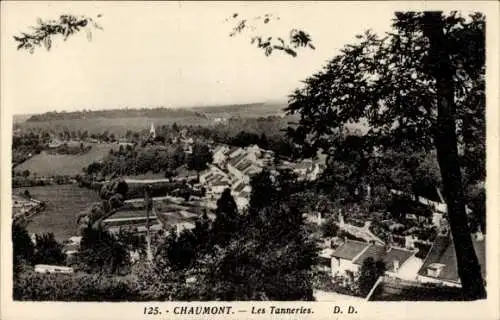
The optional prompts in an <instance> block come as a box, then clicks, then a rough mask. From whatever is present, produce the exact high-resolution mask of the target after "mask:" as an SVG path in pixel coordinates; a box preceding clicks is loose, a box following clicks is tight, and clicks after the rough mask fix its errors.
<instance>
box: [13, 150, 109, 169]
mask: <svg viewBox="0 0 500 320" xmlns="http://www.w3.org/2000/svg"><path fill="white" fill-rule="evenodd" d="M113 147H114V148H115V149H116V145H113V144H92V149H91V150H90V151H89V152H87V153H85V154H81V155H62V154H54V155H52V154H47V153H45V152H42V153H40V154H38V155H35V156H34V157H32V158H31V159H29V160H27V161H26V162H24V163H22V164H20V165H19V166H17V167H16V169H15V170H16V171H23V170H26V169H27V170H29V171H30V172H31V173H37V174H38V175H41V176H53V175H58V174H59V175H75V174H79V173H82V168H84V167H86V166H88V165H89V164H90V163H92V162H93V161H97V160H99V159H101V158H102V157H104V156H106V155H107V154H108V153H109V150H110V149H111V148H113Z"/></svg>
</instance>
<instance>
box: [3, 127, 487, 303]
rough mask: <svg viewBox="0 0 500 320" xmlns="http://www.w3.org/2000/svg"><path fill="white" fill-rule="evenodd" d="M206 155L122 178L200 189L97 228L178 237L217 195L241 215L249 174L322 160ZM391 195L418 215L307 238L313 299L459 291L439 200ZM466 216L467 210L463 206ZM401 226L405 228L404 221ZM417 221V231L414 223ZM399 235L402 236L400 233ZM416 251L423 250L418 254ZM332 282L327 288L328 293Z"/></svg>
mask: <svg viewBox="0 0 500 320" xmlns="http://www.w3.org/2000/svg"><path fill="white" fill-rule="evenodd" d="M155 136H156V131H155V127H154V125H151V128H150V130H149V139H150V140H151V139H154V138H155ZM176 139H178V140H177V141H178V142H180V143H182V146H183V149H184V151H185V152H186V153H187V154H190V153H191V152H192V148H193V144H194V139H193V138H192V137H188V136H187V135H186V133H185V131H181V134H180V135H179V137H177V138H176ZM118 144H119V145H129V144H131V142H129V141H126V140H124V139H122V140H120V141H119V142H118ZM210 151H211V153H212V162H211V163H209V164H208V166H207V169H206V170H203V171H202V172H199V173H196V172H184V173H183V174H181V175H179V176H175V177H172V178H165V179H125V181H126V182H128V183H135V184H137V183H139V184H144V185H145V186H146V185H151V184H155V183H158V182H165V181H184V182H186V183H187V182H189V183H190V185H191V186H192V189H193V190H201V189H203V190H204V194H203V196H191V197H189V198H188V199H185V198H183V197H179V196H174V195H166V196H161V197H153V198H152V202H153V206H152V208H151V211H150V212H147V210H146V207H147V206H146V204H145V201H146V200H145V199H144V197H139V198H133V199H127V200H125V203H124V207H123V208H122V209H120V210H118V211H117V212H116V213H115V214H113V215H112V216H110V217H107V218H106V219H104V220H103V224H104V225H105V226H106V228H107V229H108V230H109V231H110V232H111V233H113V234H118V233H120V232H121V231H122V230H128V231H131V232H133V233H135V234H137V235H143V236H147V237H150V238H154V239H158V238H159V237H160V238H161V237H165V236H166V235H167V234H168V232H171V231H172V230H174V231H175V232H176V233H177V234H178V235H179V234H180V233H181V232H182V231H183V230H185V229H193V228H194V227H195V222H196V220H197V219H198V218H199V217H200V216H201V215H202V214H206V215H207V216H208V217H209V218H210V219H211V220H213V219H215V215H214V214H213V210H214V209H215V208H216V206H217V205H216V202H217V199H219V198H220V196H221V195H222V193H223V192H224V191H225V190H230V192H231V194H232V196H233V197H234V200H235V202H236V204H237V206H238V210H240V211H244V210H245V209H246V208H247V206H248V204H249V199H250V195H251V186H250V181H251V177H252V176H253V175H254V174H256V173H259V172H261V171H262V170H263V169H267V170H270V171H271V172H275V171H276V169H278V168H280V169H283V168H286V169H290V170H291V171H293V172H294V173H295V174H297V176H298V178H299V179H300V180H301V181H314V180H316V179H317V178H318V177H319V175H320V174H321V173H322V171H323V170H324V168H325V163H324V157H323V158H321V157H320V158H318V159H316V160H313V159H306V160H302V161H300V162H295V163H294V162H290V161H286V160H277V159H275V155H274V153H273V152H272V151H269V150H265V149H262V148H260V147H259V146H257V145H250V146H248V147H245V148H242V147H234V146H229V145H223V144H213V143H211V144H210ZM319 159H323V161H321V160H319ZM369 194H370V192H369V190H368V193H367V194H366V196H368V197H369ZM391 194H392V196H393V197H394V199H395V200H396V201H402V200H406V201H408V199H410V201H413V202H414V203H416V204H418V205H420V206H423V207H425V208H426V210H427V211H425V212H426V213H425V214H422V215H419V214H415V212H411V211H408V212H400V213H399V215H400V216H402V220H398V222H395V220H394V219H392V218H389V219H385V220H383V219H381V218H382V217H383V215H380V214H379V215H378V216H377V215H375V217H376V218H375V220H373V218H371V219H367V220H365V221H361V223H360V221H359V219H358V220H353V219H352V218H351V217H344V214H343V213H342V212H339V213H338V214H334V215H333V216H334V219H333V220H334V224H335V226H336V229H338V230H339V231H337V234H336V235H335V236H333V237H331V236H330V237H325V236H320V237H319V238H318V237H317V235H316V238H315V240H316V242H317V245H318V247H319V248H320V252H319V253H318V258H319V260H318V261H319V262H318V265H317V266H316V270H317V271H318V272H320V273H321V274H323V276H324V277H323V278H322V279H323V281H326V282H325V283H323V284H321V285H320V287H321V288H319V289H317V295H318V297H322V298H320V299H327V300H328V299H332V295H333V296H335V297H337V296H340V297H344V298H345V297H346V296H352V297H351V298H353V299H366V300H370V299H372V300H373V299H376V297H375V296H376V295H377V294H378V295H380V293H379V292H380V291H381V290H382V291H383V288H385V287H384V286H386V287H389V288H390V290H392V293H391V294H392V295H396V296H397V295H398V294H399V293H398V292H401V290H402V289H401V287H402V286H407V287H408V286H409V287H410V288H411V287H414V286H417V287H419V288H424V289H425V288H429V286H431V287H435V286H438V287H445V288H460V280H459V277H458V273H457V263H456V257H455V254H454V247H453V241H452V239H451V235H450V232H449V228H448V224H447V219H446V214H447V212H446V205H445V204H444V201H443V199H442V196H440V192H439V190H437V194H438V196H439V197H438V200H437V201H433V200H430V199H427V198H425V197H422V196H419V197H417V198H415V197H412V196H411V195H407V194H404V193H403V192H401V191H399V190H394V189H392V190H391ZM25 198H26V197H25ZM13 199H14V201H13V209H14V213H13V214H14V216H15V217H17V216H20V215H25V216H26V217H29V216H32V215H34V214H36V213H37V212H39V211H41V210H43V203H41V202H40V201H38V200H35V199H31V198H29V197H28V199H23V198H22V197H15V198H13ZM468 212H469V213H470V209H468ZM325 215H328V213H326V212H319V211H318V212H309V213H306V214H304V217H305V218H306V221H307V223H308V224H310V225H314V226H316V227H317V228H322V227H323V228H324V225H325V224H326V223H327V219H326V218H325ZM330 216H331V213H330ZM386 218H387V217H386ZM380 219H381V221H379V220H380ZM330 220H331V219H330ZM405 221H406V222H408V223H407V224H406V223H405ZM402 222H403V223H402ZM384 223H385V227H386V229H387V230H386V232H387V233H388V234H389V240H387V239H385V240H383V239H381V237H380V235H377V234H376V233H378V232H374V231H375V230H374V229H373V225H374V224H380V225H382V226H384ZM405 224H406V226H405ZM418 224H420V228H419V227H417V226H416V225H418ZM405 227H406V228H405ZM422 228H423V229H425V230H427V229H428V230H431V233H432V232H435V234H434V235H433V236H431V237H426V238H425V239H421V238H420V237H419V232H416V231H419V230H420V229H422ZM401 230H403V231H404V230H408V231H409V232H401ZM396 231H398V232H396ZM420 231H421V230H420ZM33 240H35V239H34V238H33ZM80 241H81V236H78V235H75V236H72V237H70V238H69V239H67V240H66V241H65V242H64V252H65V254H66V255H67V258H68V261H74V260H75V259H76V257H77V255H78V249H79V245H80ZM473 242H474V248H475V250H476V253H477V255H478V257H479V259H480V264H481V267H482V272H483V274H484V268H485V237H484V235H483V234H482V233H481V231H478V232H476V233H475V234H473ZM422 246H423V247H424V248H425V247H427V248H426V250H424V251H423V252H422V249H421V248H422ZM130 257H131V259H132V262H133V263H134V262H136V261H138V260H139V259H140V257H139V253H138V252H137V251H134V252H131V254H130ZM368 258H369V259H371V260H372V261H382V262H383V263H384V265H385V271H384V273H383V276H382V277H380V278H379V279H378V281H377V282H376V283H375V285H374V286H373V288H372V290H370V293H369V294H368V295H367V296H366V297H359V296H356V297H354V294H352V292H354V291H353V290H352V288H353V287H354V286H355V281H356V277H357V276H358V275H359V272H360V268H361V266H362V265H363V263H364V262H365V261H366V260H367V259H368ZM36 271H37V272H42V273H47V272H48V273H51V272H56V273H57V272H63V273H66V272H73V271H72V268H67V267H60V266H49V265H46V266H38V268H36ZM325 279H326V280H325ZM328 279H330V280H328ZM332 283H335V285H334V286H333V288H332V285H331V284H332ZM394 292H395V293H394ZM444 292H446V291H444Z"/></svg>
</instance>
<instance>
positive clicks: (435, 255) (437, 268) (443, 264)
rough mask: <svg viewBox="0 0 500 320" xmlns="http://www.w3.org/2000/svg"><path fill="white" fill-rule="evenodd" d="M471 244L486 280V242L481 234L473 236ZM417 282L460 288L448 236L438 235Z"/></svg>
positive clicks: (455, 261) (451, 241) (453, 247)
mask: <svg viewBox="0 0 500 320" xmlns="http://www.w3.org/2000/svg"><path fill="white" fill-rule="evenodd" d="M472 243H473V246H474V250H475V251H476V255H477V258H478V260H479V264H480V266H481V274H482V275H483V278H484V279H486V278H485V274H486V241H485V240H484V236H483V235H482V233H480V232H478V233H476V234H474V236H473V240H472ZM418 281H419V282H421V283H435V284H440V285H444V286H451V287H460V286H461V284H460V278H459V276H458V268H457V258H456V254H455V245H454V243H453V240H452V238H451V236H450V235H449V234H448V235H440V236H438V237H437V238H436V240H435V241H434V244H433V245H432V247H431V249H430V250H429V253H428V254H427V257H426V258H425V260H424V263H423V265H422V267H421V268H420V270H419V271H418Z"/></svg>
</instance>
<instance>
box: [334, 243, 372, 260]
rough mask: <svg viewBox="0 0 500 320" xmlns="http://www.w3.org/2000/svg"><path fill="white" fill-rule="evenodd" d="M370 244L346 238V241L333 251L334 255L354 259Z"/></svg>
mask: <svg viewBox="0 0 500 320" xmlns="http://www.w3.org/2000/svg"><path fill="white" fill-rule="evenodd" d="M368 246H370V244H369V243H366V242H361V241H355V240H349V239H346V241H345V242H344V243H343V244H342V245H340V247H338V248H337V250H335V251H334V252H333V253H332V257H335V258H341V259H346V260H352V259H354V258H356V256H358V255H359V254H360V253H361V252H363V250H365V249H366V248H367V247H368Z"/></svg>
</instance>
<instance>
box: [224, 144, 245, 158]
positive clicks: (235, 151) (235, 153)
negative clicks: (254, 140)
mask: <svg viewBox="0 0 500 320" xmlns="http://www.w3.org/2000/svg"><path fill="white" fill-rule="evenodd" d="M244 152H245V150H244V149H243V148H238V147H231V149H230V150H229V154H228V157H229V158H230V159H232V158H234V157H237V156H239V155H240V154H242V153H244Z"/></svg>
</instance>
